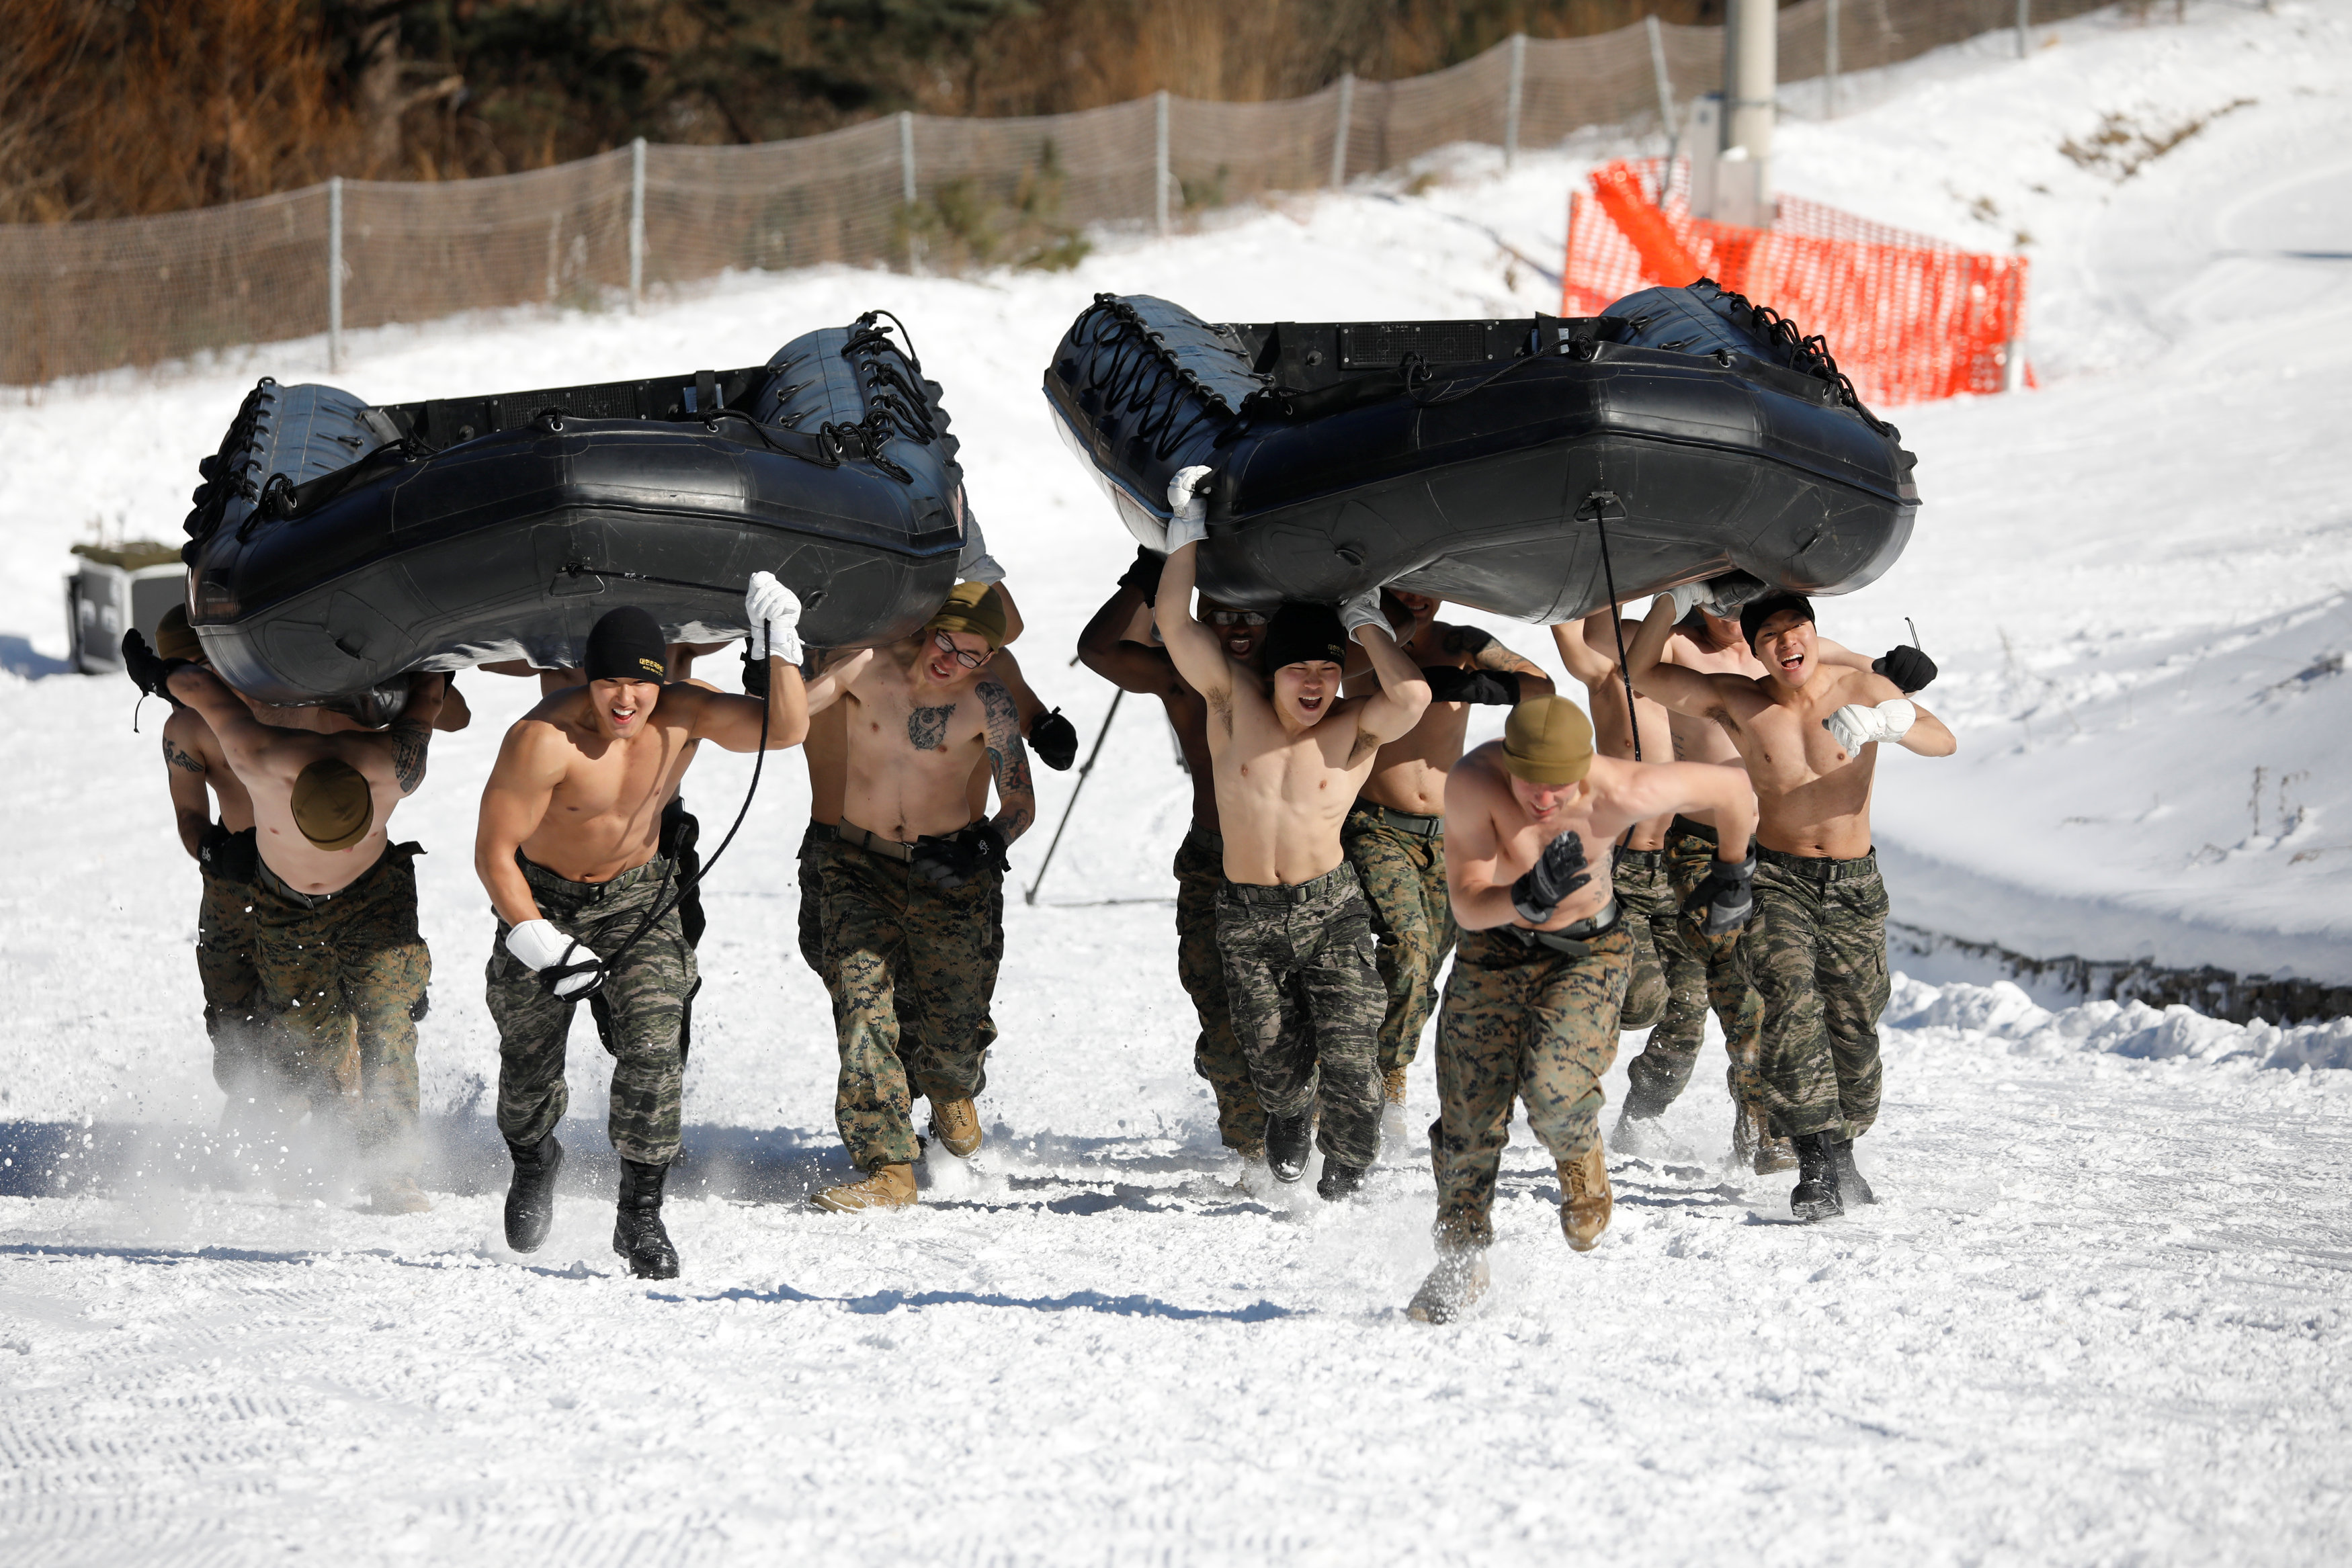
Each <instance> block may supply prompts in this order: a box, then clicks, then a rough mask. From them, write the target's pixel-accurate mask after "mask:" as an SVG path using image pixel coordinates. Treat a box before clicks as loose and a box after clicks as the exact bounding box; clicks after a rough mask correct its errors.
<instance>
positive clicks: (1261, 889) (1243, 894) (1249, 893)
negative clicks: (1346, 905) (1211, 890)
mask: <svg viewBox="0 0 2352 1568" xmlns="http://www.w3.org/2000/svg"><path fill="white" fill-rule="evenodd" d="M1343 877H1344V878H1345V879H1346V880H1347V881H1348V883H1349V884H1350V885H1353V883H1355V880H1356V868H1355V867H1353V866H1351V865H1349V863H1348V862H1346V861H1341V862H1339V864H1338V865H1335V866H1333V867H1332V868H1331V869H1330V870H1329V871H1327V872H1325V873H1323V874H1322V875H1321V876H1318V877H1316V878H1314V879H1313V880H1311V881H1308V882H1301V883H1292V884H1290V885H1288V886H1285V885H1283V884H1282V883H1275V884H1273V885H1272V886H1268V885H1266V884H1265V883H1255V882H1234V881H1232V880H1231V879H1228V880H1227V881H1226V883H1225V885H1224V886H1223V889H1221V891H1222V892H1224V893H1226V894H1231V895H1232V896H1234V897H1235V898H1238V899H1240V900H1241V901H1242V902H1243V903H1244V904H1305V903H1307V902H1308V901H1309V900H1311V899H1316V898H1320V897H1321V896H1323V895H1324V894H1327V893H1330V892H1332V891H1334V890H1335V889H1337V888H1338V887H1339V883H1340V879H1341V878H1343Z"/></svg>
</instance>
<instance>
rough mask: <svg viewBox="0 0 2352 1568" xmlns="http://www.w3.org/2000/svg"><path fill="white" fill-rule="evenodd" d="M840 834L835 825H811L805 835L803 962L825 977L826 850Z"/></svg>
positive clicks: (802, 886)
mask: <svg viewBox="0 0 2352 1568" xmlns="http://www.w3.org/2000/svg"><path fill="white" fill-rule="evenodd" d="M839 836H840V834H839V833H838V832H837V831H835V828H834V826H833V824H832V823H831V822H811V823H810V824H809V825H808V831H806V832H804V833H803V834H802V835H801V855H800V877H801V962H803V964H806V965H807V966H808V967H809V973H811V974H813V975H814V976H815V977H817V978H818V979H820V980H822V979H824V847H825V845H827V844H829V843H831V842H833V841H834V840H835V839H836V838H838V837H839Z"/></svg>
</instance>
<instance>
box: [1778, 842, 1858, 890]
mask: <svg viewBox="0 0 2352 1568" xmlns="http://www.w3.org/2000/svg"><path fill="white" fill-rule="evenodd" d="M1756 859H1757V861H1758V862H1759V863H1760V864H1763V865H1776V866H1779V867H1780V869H1781V870H1782V871H1785V872H1793V873H1796V874H1797V875H1799V876H1801V877H1803V878H1804V879H1805V880H1806V881H1808V882H1843V881H1845V880H1846V879H1847V878H1848V877H1856V876H1871V875H1874V874H1875V873H1877V871H1878V851H1877V850H1876V848H1871V849H1867V850H1864V852H1862V853H1860V854H1858V855H1856V856H1854V857H1853V859H1852V860H1833V859H1832V858H1831V857H1830V856H1828V855H1792V854H1790V853H1788V852H1785V851H1781V850H1768V849H1766V848H1765V847H1764V846H1763V845H1761V844H1759V845H1757V846H1756Z"/></svg>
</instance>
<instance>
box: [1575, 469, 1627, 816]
mask: <svg viewBox="0 0 2352 1568" xmlns="http://www.w3.org/2000/svg"><path fill="white" fill-rule="evenodd" d="M1612 501H1614V502H1616V505H1617V509H1618V510H1619V511H1621V512H1622V511H1623V510H1624V509H1625V503H1624V502H1622V501H1619V500H1617V492H1616V491H1614V490H1595V491H1592V492H1591V494H1589V495H1587V496H1586V497H1584V505H1585V506H1587V507H1591V508H1592V530H1593V532H1594V533H1596V534H1598V535H1600V536H1601V580H1602V581H1603V582H1605V583H1607V584H1608V586H1609V624H1610V625H1611V626H1612V627H1614V628H1615V629H1616V632H1617V673H1618V674H1620V675H1622V676H1623V677H1624V680H1625V731H1626V733H1627V734H1628V735H1630V736H1632V737H1633V760H1634V761H1636V762H1639V761H1641V760H1642V725H1641V721H1640V719H1639V717H1638V716H1636V715H1635V713H1634V711H1633V665H1632V664H1628V663H1627V662H1626V660H1625V618H1624V617H1623V616H1622V615H1620V614H1619V613H1618V612H1617V571H1616V569H1615V568H1614V567H1612V566H1611V565H1610V563H1609V506H1610V503H1611V502H1612ZM1581 509H1582V508H1581V507H1580V508H1579V510H1581ZM1638 826H1640V824H1639V823H1638V822H1629V823H1627V824H1626V825H1625V836H1624V837H1623V838H1622V839H1620V840H1618V841H1617V847H1618V848H1619V849H1621V850H1622V849H1623V848H1624V847H1625V846H1626V845H1627V844H1630V843H1632V842H1633V830H1634V829H1635V828H1636V827H1638Z"/></svg>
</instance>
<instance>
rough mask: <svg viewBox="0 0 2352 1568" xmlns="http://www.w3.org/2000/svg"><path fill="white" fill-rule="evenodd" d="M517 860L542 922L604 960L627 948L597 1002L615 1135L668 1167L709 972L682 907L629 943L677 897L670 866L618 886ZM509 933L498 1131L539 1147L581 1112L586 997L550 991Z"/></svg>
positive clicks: (496, 995)
mask: <svg viewBox="0 0 2352 1568" xmlns="http://www.w3.org/2000/svg"><path fill="white" fill-rule="evenodd" d="M515 858H516V860H517V861H519V862H520V863H521V865H522V874H523V880H524V881H526V882H528V883H530V893H531V897H532V898H533V899H534V900H536V901H537V903H538V904H539V913H540V915H541V916H542V917H543V918H545V919H546V920H547V921H548V922H549V923H550V924H551V925H554V927H555V928H556V929H557V930H558V931H561V932H562V933H563V935H565V936H569V937H571V938H572V939H573V940H575V941H577V942H579V943H580V944H581V945H582V946H585V947H587V948H589V949H590V950H592V951H593V952H594V953H596V954H597V955H598V956H603V957H608V958H609V957H612V956H614V955H618V957H619V962H618V965H617V967H614V968H613V969H611V970H609V971H608V972H607V973H606V975H605V977H604V988H603V989H602V990H600V991H598V992H597V993H596V995H595V997H594V998H592V1000H591V1003H590V1008H591V1011H592V1012H593V1013H595V1014H597V1015H598V1016H597V1017H596V1023H597V1033H598V1035H599V1037H600V1038H601V1039H602V1040H603V1042H604V1049H605V1050H606V1051H610V1052H612V1055H613V1088H612V1096H611V1100H610V1103H609V1105H608V1108H607V1110H606V1113H605V1122H604V1126H605V1131H606V1133H607V1134H609V1135H610V1136H611V1138H612V1140H613V1148H614V1152H615V1153H617V1154H619V1155H621V1157H622V1158H624V1159H630V1160H635V1161H637V1162H638V1163H639V1164H641V1165H649V1166H666V1165H667V1164H669V1163H670V1162H671V1161H672V1160H674V1159H676V1158H677V1148H678V1119H679V1106H678V1100H679V1092H680V1089H681V1086H682V1085H683V1083H684V1082H685V1078H686V1053H685V1050H684V1047H683V1041H682V1035H683V1033H684V1030H685V1026H686V1014H687V1007H688V1003H689V1002H690V1001H691V1000H692V999H693V997H694V991H695V988H696V987H697V986H698V984H699V983H700V979H699V971H698V969H697V967H696V965H695V957H694V949H693V947H692V946H689V945H688V942H687V940H686V932H685V930H684V928H683V926H682V925H681V924H680V922H679V919H678V913H677V908H676V906H675V905H673V906H672V907H671V908H670V909H669V910H667V912H666V913H665V914H664V915H662V917H661V918H660V919H658V920H656V921H655V922H654V923H653V925H650V926H647V927H646V934H645V935H644V936H641V937H638V938H637V941H636V945H635V946H632V947H629V949H628V951H627V952H625V953H623V952H622V951H621V949H622V947H623V946H624V945H625V944H626V943H627V942H628V941H629V938H630V937H631V936H634V935H635V932H636V929H637V927H638V926H639V925H643V924H644V921H645V918H646V915H647V914H648V913H650V912H651V911H652V909H653V908H654V906H655V905H656V904H658V903H660V902H662V901H664V900H666V899H667V896H668V890H667V888H665V887H664V886H663V877H662V872H663V870H664V868H665V867H666V866H667V864H668V862H666V861H664V860H662V859H660V858H659V857H656V858H655V859H653V860H650V861H647V862H646V863H645V864H643V865H641V866H633V867H631V868H630V869H629V870H627V871H625V872H623V873H621V874H620V875H618V876H616V877H614V878H613V880H612V881H610V882H595V883H592V882H572V881H569V880H567V879H566V878H563V877H560V876H558V875H556V874H555V873H553V872H551V871H550V870H548V869H547V868H546V867H545V866H543V865H537V864H534V863H533V862H530V861H527V860H523V859H522V857H521V856H520V854H518V855H517V856H516V857H515ZM509 929H510V928H509V926H508V925H507V924H506V923H505V922H504V921H500V922H499V929H498V936H497V937H496V938H495V939H494V940H493V941H492V942H491V944H490V962H489V967H488V970H487V971H486V972H485V976H484V978H485V980H486V981H487V984H488V1000H489V1008H490V1018H491V1019H492V1021H494V1022H495V1023H497V1025H498V1026H499V1133H500V1134H504V1136H505V1137H506V1139H507V1141H508V1142H509V1143H514V1144H526V1145H528V1144H536V1143H538V1142H539V1141H540V1140H541V1138H544V1137H546V1136H547V1135H548V1134H550V1133H552V1132H553V1131H555V1128H556V1125H557V1124H559V1123H561V1122H562V1120H563V1113H564V1112H565V1111H566V1110H568V1109H569V1108H570V1107H571V1103H572V1092H571V1090H570V1089H569V1088H568V1087H567V1086H566V1085H565V1083H564V1082H563V1058H564V1048H565V1045H566V1044H567V1042H568V1041H569V1040H570V1039H571V1035H572V1009H574V1008H576V1007H578V1006H579V1003H578V1002H577V1001H565V1000H562V999H560V998H556V997H555V996H553V995H551V994H550V993H549V991H548V989H547V988H546V987H545V986H543V985H541V984H540V979H539V976H538V974H537V973H536V972H534V971H533V970H531V969H530V968H528V967H525V966H524V964H523V963H522V961H521V960H520V959H519V958H517V957H516V956H514V955H513V954H511V953H509V952H508V951H507V932H508V931H509Z"/></svg>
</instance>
